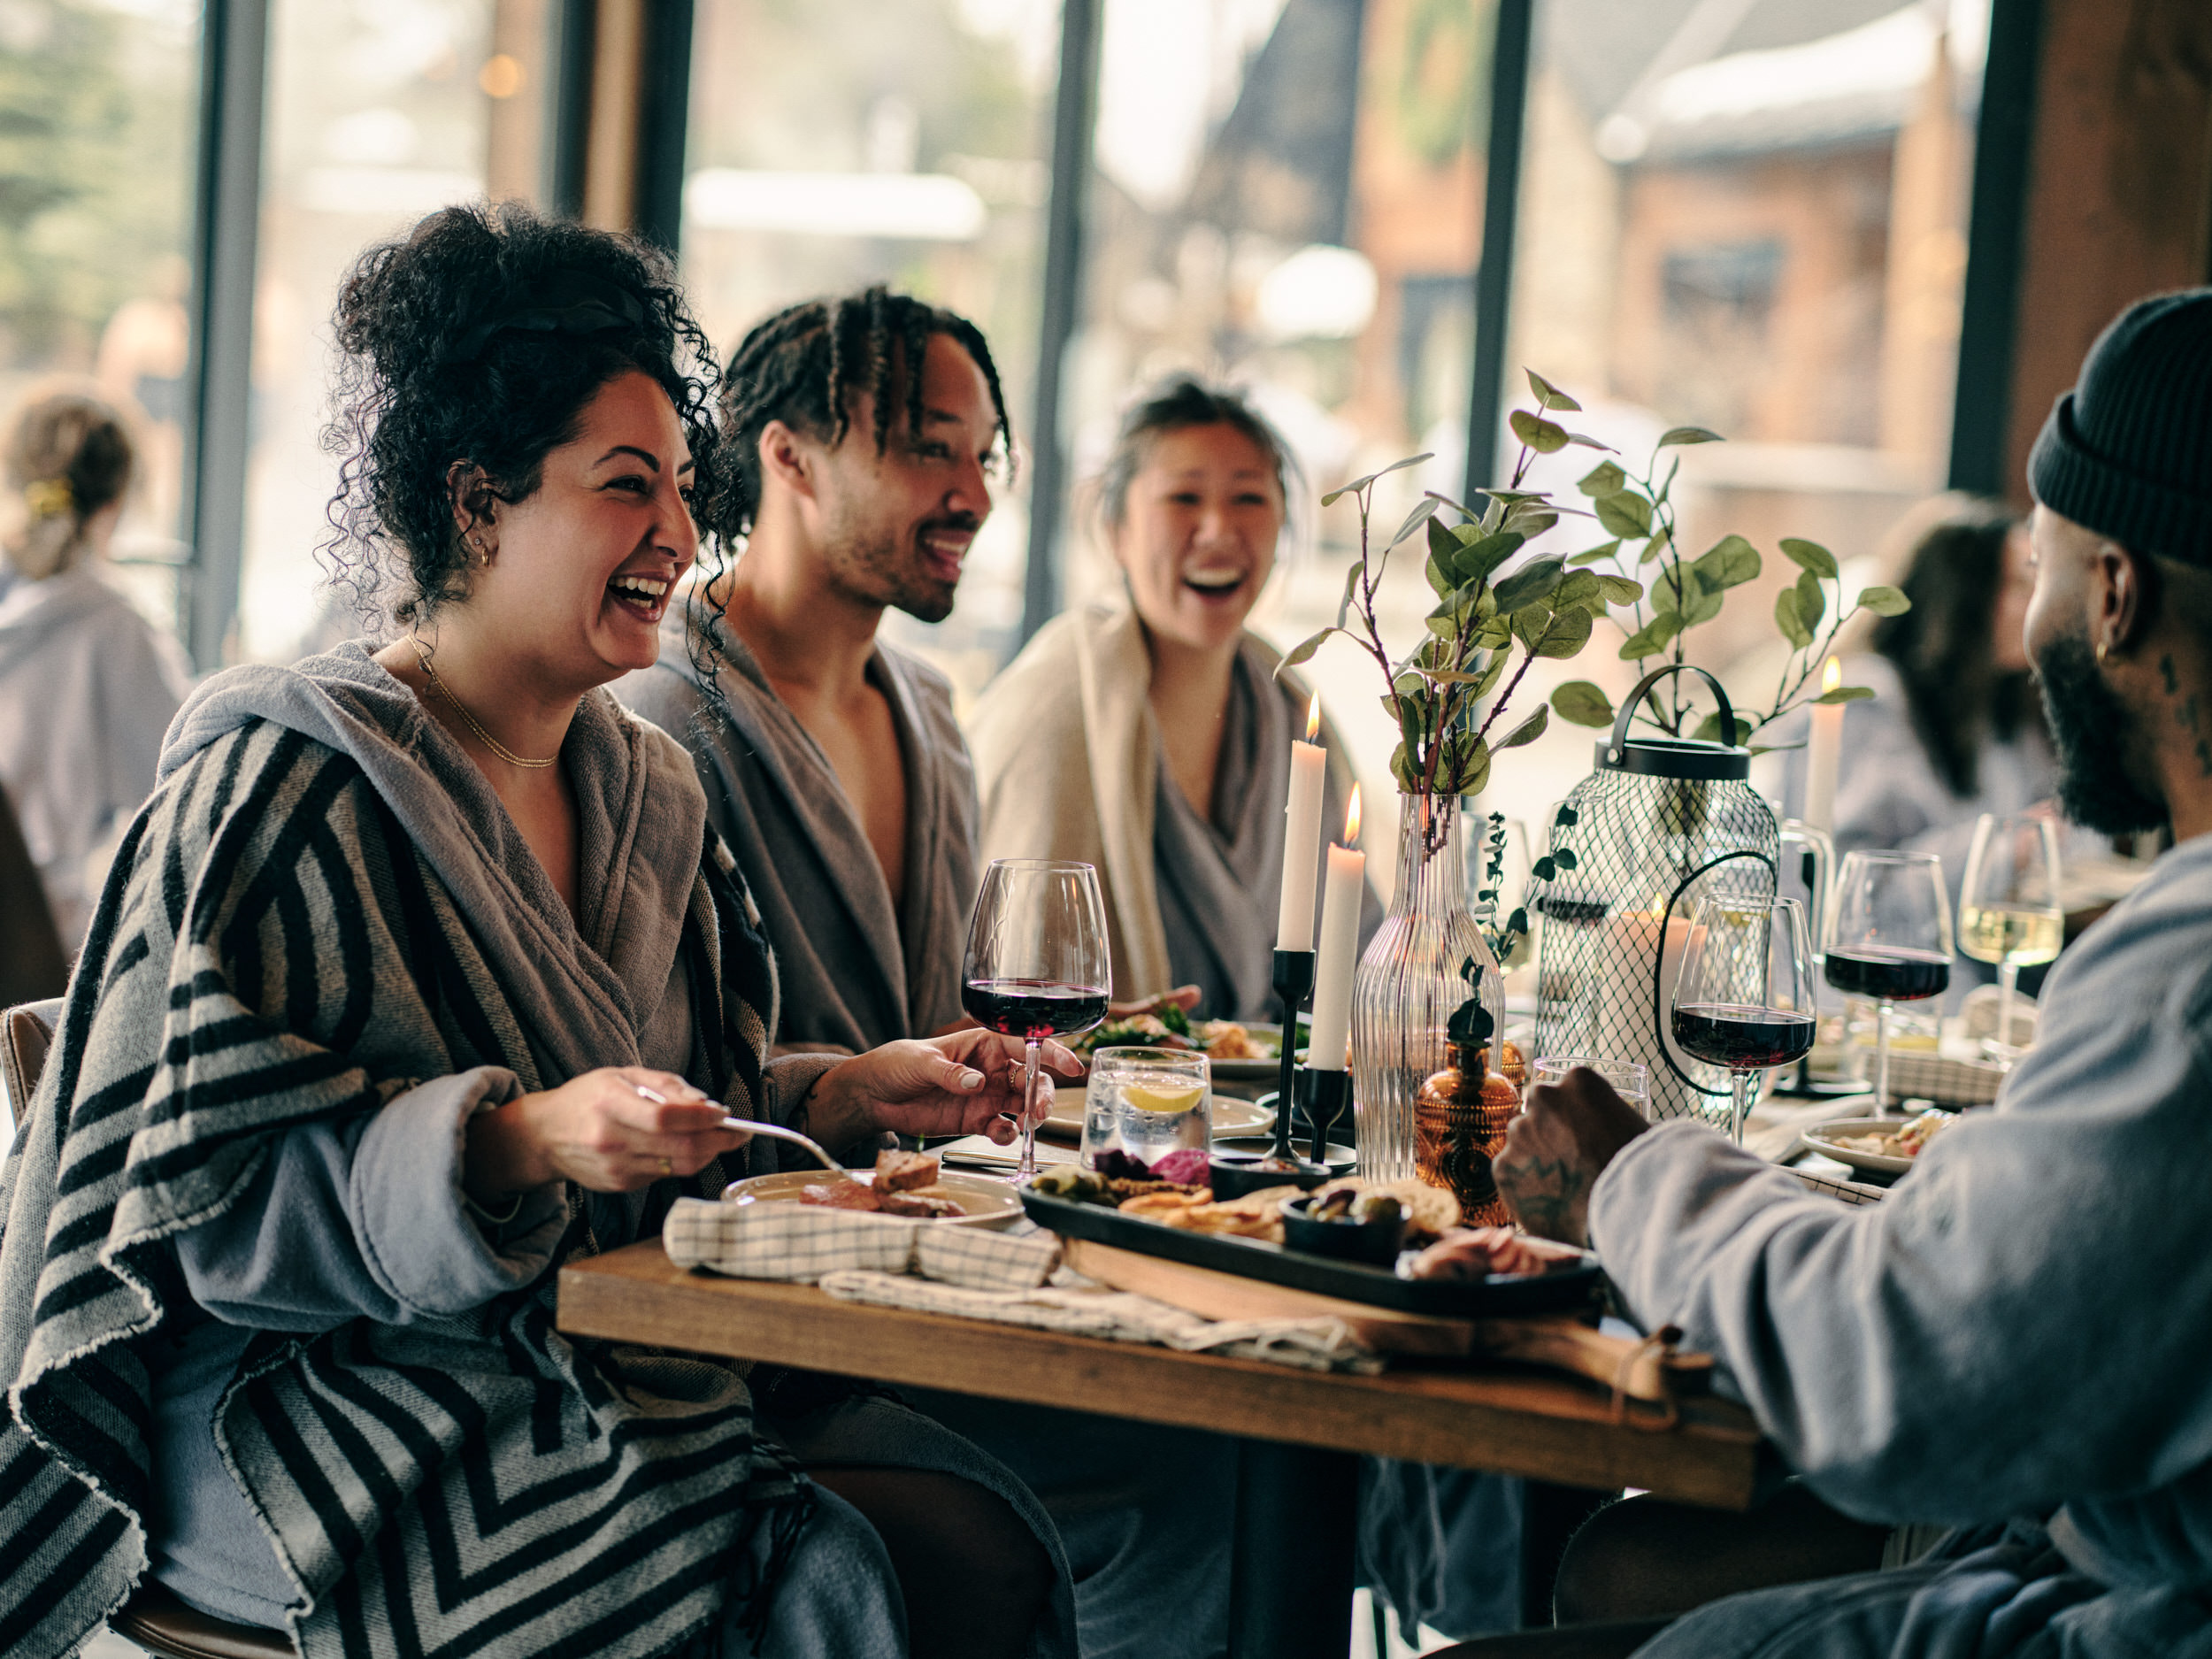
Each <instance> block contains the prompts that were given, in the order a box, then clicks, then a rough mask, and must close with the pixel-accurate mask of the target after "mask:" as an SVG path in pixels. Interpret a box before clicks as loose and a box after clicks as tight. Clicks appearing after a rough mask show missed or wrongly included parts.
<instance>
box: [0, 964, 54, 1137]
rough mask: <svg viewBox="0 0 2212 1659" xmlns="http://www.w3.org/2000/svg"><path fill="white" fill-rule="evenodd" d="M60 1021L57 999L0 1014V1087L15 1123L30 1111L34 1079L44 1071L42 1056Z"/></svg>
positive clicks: (19, 1121) (34, 1091) (17, 1125)
mask: <svg viewBox="0 0 2212 1659" xmlns="http://www.w3.org/2000/svg"><path fill="white" fill-rule="evenodd" d="M60 1023H61V999H60V998H59V997H55V998H54V999H53V1000H52V1001H50V1002H26V1003H24V1004H23V1005H22V1006H21V1007H19V1008H12V1009H10V1010H8V1011H7V1012H6V1013H5V1014H4V1015H0V1086H4V1087H6V1089H7V1091H8V1110H10V1111H12V1112H13V1113H14V1114H15V1126H16V1127H17V1128H18V1129H20V1128H21V1127H22V1126H23V1115H24V1113H26V1112H27V1111H29V1110H31V1096H32V1095H34V1094H36V1093H38V1079H40V1077H41V1076H42V1075H43V1074H44V1072H45V1071H46V1056H47V1053H48V1051H49V1050H50V1049H51V1048H53V1046H54V1027H55V1026H56V1025H59V1024H60Z"/></svg>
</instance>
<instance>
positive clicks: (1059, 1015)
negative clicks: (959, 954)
mask: <svg viewBox="0 0 2212 1659" xmlns="http://www.w3.org/2000/svg"><path fill="white" fill-rule="evenodd" d="M1108 964H1109V958H1108V956H1107V946H1106V907H1105V905H1104V904H1103V903H1102V902H1101V900H1100V898H1099V892H1098V872H1097V871H1095V870H1094V869H1093V868H1092V867H1091V866H1090V865H1088V864H1064V863H1060V862H1058V861H1056V860H1052V859H1044V858H995V859H993V860H992V861H991V866H990V868H989V869H987V870H986V871H985V872H983V885H982V887H981V889H980V890H979V892H978V893H977V894H976V899H975V918H974V919H973V921H972V922H971V923H970V925H969V928H968V954H967V960H966V962H965V963H964V964H963V967H962V969H961V975H960V981H961V984H960V1006H961V1007H963V1008H964V1009H966V1010H968V1013H969V1015H970V1017H971V1018H973V1019H974V1020H975V1022H976V1023H977V1024H978V1025H981V1026H982V1027H983V1028H984V1029H985V1030H986V1031H995V1032H1000V1033H1003V1034H1005V1035H1007V1036H1010V1037H1019V1038H1021V1039H1022V1040H1023V1041H1025V1043H1027V1045H1028V1055H1027V1062H1028V1063H1027V1065H1026V1067H1025V1071H1024V1075H1023V1079H1022V1096H1021V1098H1022V1104H1021V1108H1020V1110H1019V1112H1018V1118H1017V1121H1018V1123H1019V1124H1020V1125H1021V1158H1020V1161H1019V1162H1018V1164H1016V1166H1015V1169H1014V1173H1013V1175H1012V1177H1011V1178H1010V1179H1013V1180H1014V1181H1015V1182H1016V1183H1020V1182H1024V1181H1026V1180H1028V1179H1029V1178H1030V1177H1032V1176H1033V1175H1034V1174H1036V1172H1037V1126H1036V1125H1035V1124H1034V1123H1033V1122H1032V1121H1030V1117H1029V1102H1030V1101H1031V1099H1032V1097H1033V1096H1034V1095H1035V1094H1036V1092H1037V1050H1038V1047H1039V1045H1040V1044H1041V1043H1042V1042H1043V1041H1044V1040H1045V1039H1046V1038H1047V1037H1064V1036H1068V1035H1071V1034H1072V1033H1076V1032H1079V1031H1088V1030H1089V1029H1090V1028H1091V1027H1092V1026H1093V1025H1097V1024H1098V1022H1099V1021H1100V1020H1102V1019H1103V1018H1106V992H1107V987H1109V985H1110V984H1111V983H1112V972H1111V970H1110V967H1109V965H1108Z"/></svg>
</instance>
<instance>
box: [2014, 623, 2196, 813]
mask: <svg viewBox="0 0 2212 1659" xmlns="http://www.w3.org/2000/svg"><path fill="white" fill-rule="evenodd" d="M2035 677H2036V680H2037V683H2038V684H2039V685H2040V686H2041V687H2042V690H2043V711H2044V715H2045V717H2046V718H2047V719H2048V720H2049V722H2050V726H2051V741H2052V742H2053V743H2054V744H2055V745H2056V746H2057V749H2058V764H2059V780H2058V802H2059V805H2060V806H2061V807H2062V809H2063V810H2064V811H2065V813H2066V816H2067V817H2068V818H2071V819H2072V820H2073V821H2074V822H2075V823H2077V824H2078V825H2080V826H2082V827H2083V828H2084V829H2093V830H2098V831H2101V833H2104V834H2107V835H2131V834H2134V833H2137V832H2138V831H2141V830H2152V829H2159V828H2162V827H2163V826H2164V825H2165V823H2166V817H2167V813H2166V803H2164V802H2163V801H2160V800H2157V799H2155V798H2154V797H2153V796H2151V795H2146V794H2145V793H2144V792H2143V791H2142V790H2141V789H2140V788H2139V787H2137V786H2136V784H2135V782H2134V780H2132V779H2131V778H2130V777H2129V776H2128V775H2127V763H2126V756H2127V754H2128V752H2129V750H2130V749H2132V748H2133V747H2134V738H2135V717H2134V716H2133V715H2132V714H2131V713H2130V712H2129V710H2128V708H2127V705H2126V704H2125V703H2122V702H2121V701H2120V699H2119V697H2118V696H2117V695H2116V694H2115V693H2114V691H2113V689H2112V687H2110V686H2108V685H2107V684H2106V683H2105V679H2104V676H2103V675H2102V674H2101V673H2100V672H2098V670H2097V659H2096V657H2095V655H2094V654H2093V652H2092V651H2091V650H2090V649H2089V641H2087V640H2085V639H2083V638H2080V637H2079V636H2077V635H2069V636H2067V637H2066V638H2063V639H2061V640H2058V641H2055V642H2054V643H2053V644H2051V645H2050V646H2048V647H2047V648H2046V649H2045V650H2044V652H2043V655H2042V656H2041V657H2038V658H2037V659H2036V664H2035Z"/></svg>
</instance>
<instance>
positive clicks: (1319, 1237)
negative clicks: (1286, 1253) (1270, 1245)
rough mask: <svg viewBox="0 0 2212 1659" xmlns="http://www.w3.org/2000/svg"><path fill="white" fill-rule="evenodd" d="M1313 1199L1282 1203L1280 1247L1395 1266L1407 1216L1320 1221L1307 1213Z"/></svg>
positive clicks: (1347, 1259) (1370, 1263)
mask: <svg viewBox="0 0 2212 1659" xmlns="http://www.w3.org/2000/svg"><path fill="white" fill-rule="evenodd" d="M1312 1203H1313V1200H1311V1199H1310V1198H1294V1199H1291V1200H1290V1201H1288V1202H1286V1203H1285V1204H1284V1205H1283V1248H1285V1249H1286V1250H1303V1251H1305V1252H1306V1253H1307V1254H1308V1255H1309V1256H1333V1257H1334V1258H1335V1259H1336V1260H1338V1261H1340V1262H1365V1263H1368V1265H1370V1266H1371V1267H1394V1266H1396V1265H1397V1262H1398V1252H1399V1250H1400V1249H1401V1248H1403V1247H1404V1244H1405V1240H1406V1218H1405V1217H1404V1216H1402V1215H1401V1216H1399V1217H1397V1218H1396V1219H1395V1220H1394V1221H1351V1220H1342V1221H1323V1220H1319V1219H1317V1218H1316V1217H1313V1216H1312V1215H1310V1214H1309V1213H1308V1210H1309V1209H1310V1206H1311V1204H1312Z"/></svg>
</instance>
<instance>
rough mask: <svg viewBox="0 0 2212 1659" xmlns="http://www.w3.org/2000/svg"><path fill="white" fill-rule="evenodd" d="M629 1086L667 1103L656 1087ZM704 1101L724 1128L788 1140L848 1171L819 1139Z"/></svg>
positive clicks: (833, 1167)
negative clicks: (824, 1147)
mask: <svg viewBox="0 0 2212 1659" xmlns="http://www.w3.org/2000/svg"><path fill="white" fill-rule="evenodd" d="M630 1087H632V1088H634V1089H635V1090H636V1091H637V1092H638V1094H639V1095H640V1096H641V1097H642V1098H643V1099H646V1100H649V1101H651V1102H653V1104H654V1105H656V1106H665V1105H667V1104H668V1096H667V1095H665V1094H662V1093H660V1091H659V1090H657V1089H649V1088H648V1087H645V1086H644V1085H643V1084H642V1083H633V1084H631V1085H630ZM706 1103H707V1104H708V1105H710V1106H711V1107H713V1108H714V1109H715V1110H718V1111H719V1112H721V1113H722V1122H721V1125H720V1127H722V1128H724V1129H741V1130H743V1131H744V1132H745V1133H748V1134H755V1135H766V1136H767V1137H768V1138H769V1139H770V1140H772V1141H790V1142H791V1143H792V1145H794V1146H799V1147H804V1148H806V1149H807V1150H808V1151H809V1152H811V1153H812V1154H813V1155H814V1156H815V1157H816V1158H817V1159H818V1161H819V1162H820V1164H821V1165H822V1167H823V1168H824V1169H826V1170H834V1171H837V1173H838V1174H840V1175H843V1174H846V1173H848V1172H849V1171H847V1170H846V1168H845V1166H844V1165H843V1164H840V1163H839V1162H838V1161H837V1160H836V1159H835V1158H833V1157H832V1156H830V1155H829V1154H828V1153H826V1152H825V1151H823V1150H822V1147H821V1143H820V1142H819V1141H814V1140H811V1139H810V1138H809V1137H808V1136H805V1135H803V1134H801V1133H799V1132H798V1131H797V1130H796V1129H787V1128H785V1127H784V1126H783V1125H781V1124H764V1123H759V1122H757V1121H756V1120H754V1119H753V1118H733V1117H732V1116H730V1114H729V1111H728V1110H727V1109H726V1107H724V1106H723V1104H722V1102H720V1101H709V1102H706Z"/></svg>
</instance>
